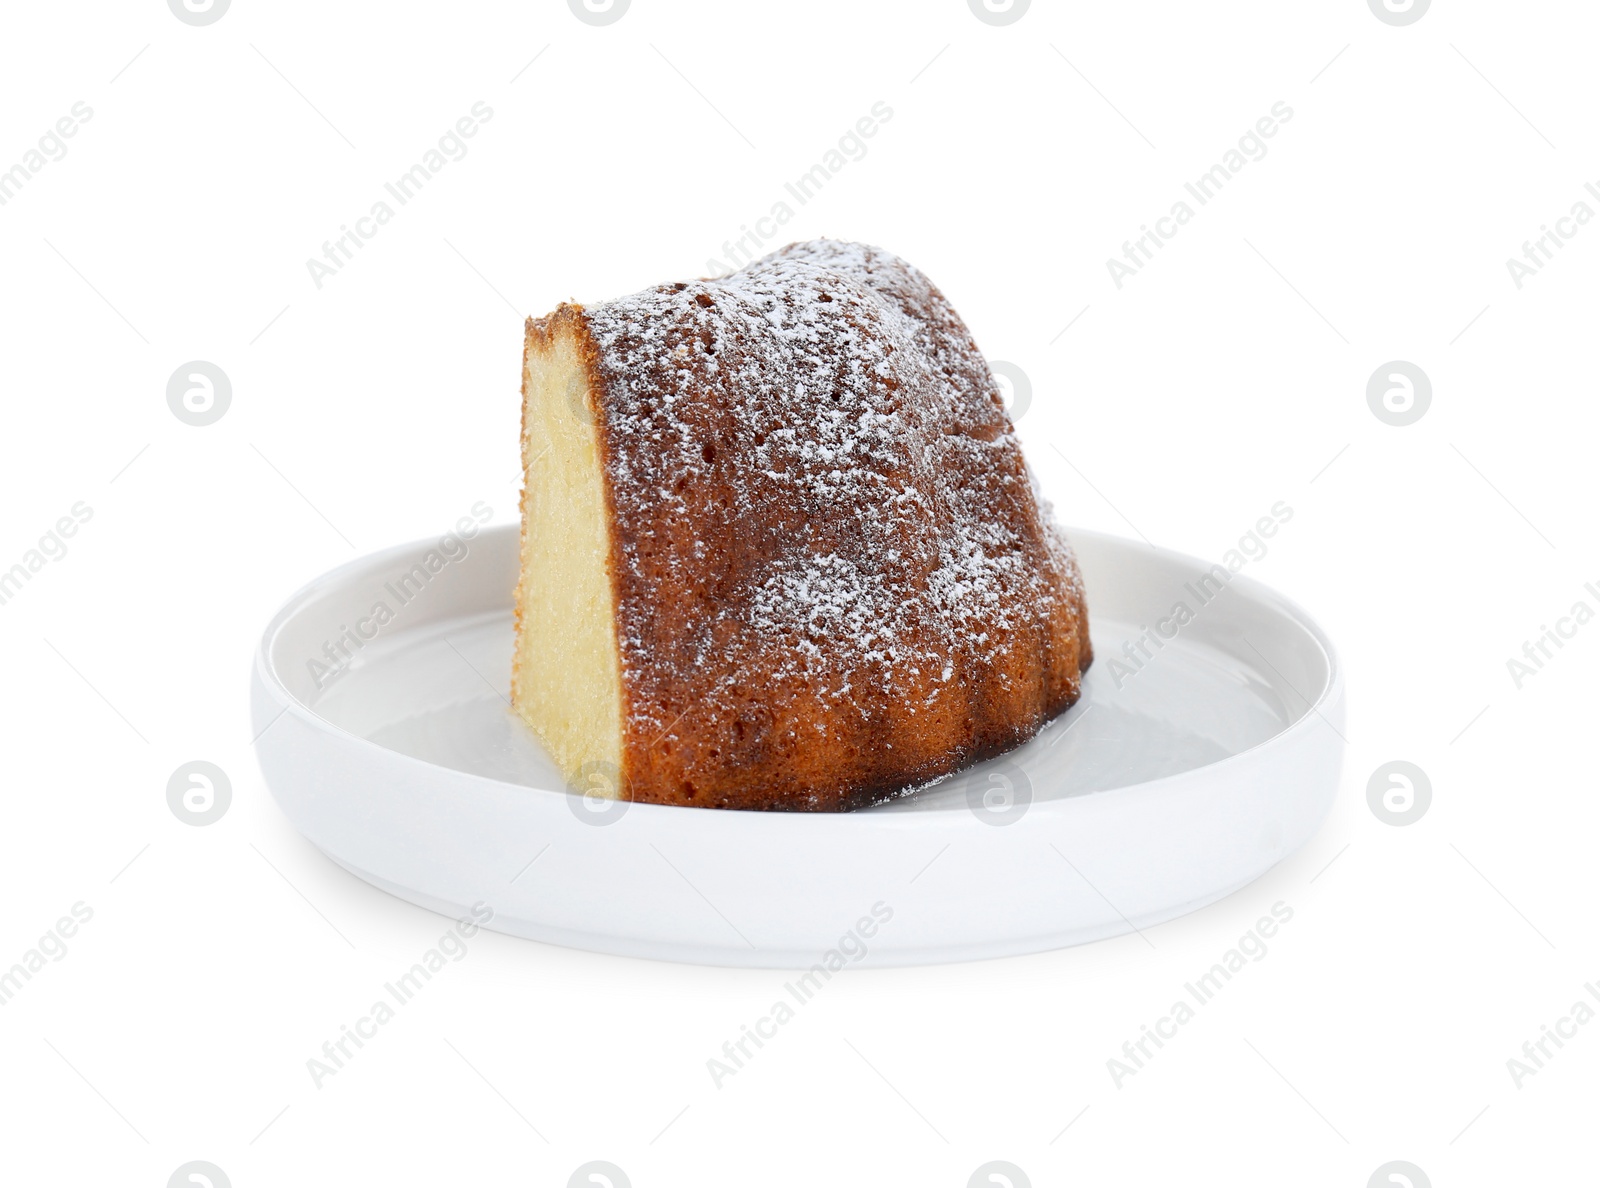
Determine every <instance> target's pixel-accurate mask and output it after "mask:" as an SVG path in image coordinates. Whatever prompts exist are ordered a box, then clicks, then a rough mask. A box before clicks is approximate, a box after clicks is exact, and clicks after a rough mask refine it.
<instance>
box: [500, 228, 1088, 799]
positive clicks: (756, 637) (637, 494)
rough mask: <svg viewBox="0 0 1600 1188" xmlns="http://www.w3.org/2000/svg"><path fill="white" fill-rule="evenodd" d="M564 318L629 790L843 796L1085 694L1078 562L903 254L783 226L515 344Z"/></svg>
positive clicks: (994, 392)
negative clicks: (594, 464) (800, 241)
mask: <svg viewBox="0 0 1600 1188" xmlns="http://www.w3.org/2000/svg"><path fill="white" fill-rule="evenodd" d="M559 329H571V330H573V331H575V332H576V333H577V335H578V338H579V340H580V342H581V344H582V345H581V351H582V357H583V361H584V366H585V368H586V369H587V371H588V373H589V378H590V390H591V393H592V394H593V395H594V397H595V399H596V400H597V402H598V405H599V407H597V408H596V409H594V413H595V415H596V416H597V427H598V429H599V442H600V447H601V454H602V465H603V468H604V472H605V476H606V497H607V500H608V504H609V509H610V513H611V515H610V520H611V524H612V553H611V568H612V579H613V588H614V591H615V605H616V622H617V632H618V645H619V651H620V655H621V658H622V694H623V730H622V740H623V765H622V766H623V772H622V788H623V792H624V795H626V796H627V797H628V798H629V799H632V800H639V801H648V802H651V803H658V804H681V805H700V806H710V807H720V808H741V809H811V810H842V809H850V808H856V807H860V806H862V805H865V804H869V803H873V802H875V801H878V800H882V799H884V798H885V797H887V796H890V795H893V794H894V793H896V792H899V791H901V790H903V789H905V788H907V787H911V786H915V785H917V784H921V783H925V782H927V781H929V780H932V779H935V778H937V777H940V776H943V775H947V774H949V773H951V772H953V771H956V770H958V769H959V768H961V767H964V766H966V765H968V764H971V763H974V762H977V761H979V760H982V759H985V758H989V757H991V756H994V755H997V754H1000V753H1002V752H1004V751H1007V750H1010V749H1012V748H1014V747H1016V746H1018V745H1020V744H1021V743H1023V742H1025V741H1027V739H1029V738H1031V737H1032V736H1033V735H1034V734H1035V733H1037V731H1038V730H1039V729H1040V728H1041V727H1042V726H1043V725H1044V724H1045V723H1046V722H1048V721H1049V720H1050V719H1051V718H1052V717H1054V716H1055V715H1057V714H1059V713H1061V712H1062V711H1063V710H1065V709H1066V708H1068V707H1069V706H1070V705H1072V704H1073V703H1074V702H1075V701H1076V700H1077V698H1078V696H1079V692H1080V688H1081V679H1082V672H1083V670H1084V669H1085V668H1087V666H1088V664H1089V662H1090V660H1091V654H1090V649H1089V643H1088V620H1087V612H1086V608H1085V605H1084V596H1083V586H1082V581H1081V579H1080V577H1079V575H1078V573H1077V567H1076V562H1075V560H1074V559H1073V558H1072V555H1071V552H1070V549H1068V548H1067V546H1066V545H1065V542H1064V541H1061V540H1060V539H1059V537H1053V536H1052V534H1053V533H1054V532H1055V529H1054V527H1053V526H1052V525H1051V524H1050V523H1049V521H1048V518H1047V515H1046V514H1045V513H1044V512H1043V510H1042V509H1041V507H1040V505H1039V503H1038V500H1037V498H1036V496H1035V494H1034V492H1033V489H1032V484H1031V479H1030V476H1029V474H1028V471H1027V468H1026V464H1025V463H1024V461H1023V458H1022V453H1021V450H1020V447H1019V446H1018V445H1017V442H1016V439H1015V437H1014V434H1013V430H1012V426H1011V423H1010V420H1009V418H1008V417H1007V416H1006V413H1005V411H1004V407H1003V404H1002V402H1001V400H1000V396H999V392H998V389H997V387H996V385H995V383H994V380H993V377H992V375H991V374H990V372H989V368H988V365H987V363H986V362H985V361H984V360H983V357H982V355H981V354H980V353H979V352H978V349H977V346H976V344H975V343H973V342H972V339H971V336H970V334H969V333H968V332H967V330H966V327H965V326H964V325H963V324H962V323H961V321H960V319H959V318H958V317H957V316H956V315H955V312H954V311H953V310H952V309H951V308H950V306H949V305H948V303H947V302H946V301H945V300H944V298H943V296H942V295H941V294H939V292H938V290H937V289H935V288H934V287H933V286H932V285H931V284H930V283H929V282H927V280H926V278H924V277H922V276H921V274H920V273H917V272H916V271H915V270H914V269H911V268H910V267H909V266H908V265H906V264H904V263H903V262H902V261H899V260H898V259H896V258H895V257H893V256H890V255H889V254H888V253H883V252H880V251H878V250H877V249H866V248H860V247H858V246H857V245H849V244H845V245H838V244H831V243H827V242H820V243H813V244H805V245H793V246H792V247H791V248H788V249H785V250H784V251H783V252H780V253H777V254H776V255H775V256H774V257H770V258H769V259H768V260H767V261H762V262H760V263H758V264H756V265H752V266H751V268H750V269H746V270H745V272H744V273H740V274H735V276H734V277H731V278H728V280H727V281H722V282H696V283H693V284H677V285H664V286H660V287H658V288H656V289H653V290H649V291H647V292H646V293H642V294H638V295H637V296H636V297H634V298H627V299H622V300H620V301H617V302H608V303H605V304H603V305H600V306H596V307H593V308H591V309H588V310H585V309H582V308H581V307H577V306H571V305H563V306H561V307H560V308H559V309H557V310H556V311H555V312H554V313H553V314H551V315H550V316H549V317H547V318H544V319H540V320H539V321H537V322H535V321H530V322H529V339H530V343H532V342H533V341H534V339H535V338H539V339H540V341H543V337H542V336H548V335H550V334H553V333H556V332H557V331H558V330H559Z"/></svg>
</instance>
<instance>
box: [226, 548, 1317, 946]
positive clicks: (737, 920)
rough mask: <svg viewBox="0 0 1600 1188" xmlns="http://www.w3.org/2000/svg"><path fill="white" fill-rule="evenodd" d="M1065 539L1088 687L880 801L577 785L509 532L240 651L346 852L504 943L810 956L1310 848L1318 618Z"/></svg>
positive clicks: (1247, 876)
mask: <svg viewBox="0 0 1600 1188" xmlns="http://www.w3.org/2000/svg"><path fill="white" fill-rule="evenodd" d="M1067 535H1068V536H1069V537H1070V539H1071V540H1072V542H1073V546H1074V548H1075V549H1076V550H1077V554H1078V559H1079V563H1080V564H1081V566H1082V568H1083V574H1084V581H1085V584H1086V586H1087V589H1088V592H1089V619H1090V632H1091V638H1092V640H1093V643H1094V649H1095V662H1094V665H1093V667H1091V669H1090V670H1089V673H1088V674H1087V676H1086V678H1085V681H1084V695H1083V698H1082V700H1080V701H1079V703H1078V704H1077V705H1076V706H1074V707H1073V708H1072V709H1071V710H1070V711H1068V712H1067V713H1066V714H1064V715H1062V716H1061V717H1060V718H1058V719H1056V720H1055V721H1054V722H1052V723H1051V724H1050V725H1049V726H1048V727H1046V729H1045V730H1044V731H1043V732H1042V733H1041V734H1040V735H1039V736H1038V737H1037V738H1035V739H1034V740H1033V741H1031V742H1030V743H1028V744H1027V745H1026V746H1024V747H1021V748H1020V749H1018V750H1016V751H1013V752H1011V753H1010V754H1008V755H1005V756H1002V757H1000V758H998V759H994V760H991V761H989V762H987V763H983V764H979V765H978V766H976V767H973V768H970V769H968V770H967V771H965V772H962V773H960V774H958V775H956V776H954V777H952V778H950V779H947V780H945V781H943V782H941V783H937V784H934V785H932V786H929V787H926V788H923V789H920V790H918V791H916V792H913V793H910V794H908V795H906V796H904V797H901V798H899V799H896V800H894V801H892V802H889V803H887V804H883V805H879V806H877V807H874V808H870V809H864V810H861V811H857V812H853V813H757V812H734V811H726V810H713V809H692V808H679V807H671V806H664V805H650V804H624V803H621V802H616V801H599V800H593V799H589V798H586V797H583V796H577V795H573V794H571V793H569V792H568V791H566V790H565V786H564V784H563V782H562V780H561V777H560V775H559V774H558V773H557V771H556V769H555V768H554V766H553V765H552V764H551V762H550V760H549V759H548V758H547V757H546V756H545V754H544V752H543V751H542V749H541V748H540V746H539V744H538V742H537V740H536V739H535V738H534V737H533V736H532V734H531V733H530V732H529V731H528V730H527V729H526V727H525V726H523V724H522V723H521V721H520V720H519V719H518V718H517V717H516V716H515V715H514V714H513V713H512V712H511V710H510V707H509V705H508V703H507V691H508V689H509V686H510V664H511V651H512V648H511V605H512V604H511V596H512V587H513V586H514V584H515V582H516V572H517V537H518V533H517V528H516V526H515V525H506V526H501V527H495V528H490V529H486V530H484V531H482V532H481V533H478V534H477V535H476V536H474V537H473V538H472V539H471V540H470V541H461V540H459V539H458V538H455V537H450V538H447V539H445V540H444V541H442V542H441V541H421V542H418V543H416V544H409V545H402V546H400V547H398V548H393V549H389V550H387V551H385V552H381V553H375V554H372V555H370V556H367V557H364V558H361V559H359V560H357V561H353V562H351V563H350V564H348V565H344V566H341V567H340V568H338V569H336V570H333V571H332V572H331V573H328V574H325V575H324V576H323V577H321V578H318V579H317V580H316V581H314V582H312V583H311V584H310V585H308V586H306V587H305V588H304V589H303V590H301V591H300V592H299V593H297V594H296V595H295V596H294V597H293V598H291V599H290V600H289V602H288V603H287V604H286V605H285V606H284V607H283V609H282V610H280V611H279V612H278V614H277V615H276V616H275V617H274V618H273V620H272V622H271V623H270V624H269V625H268V627H267V630H266V633H265V635H264V636H263V638H262V642H261V647H260V649H259V651H258V653H257V655H256V662H255V668H254V674H253V688H252V713H253V716H254V731H255V733H256V734H257V736H258V737H257V741H256V750H257V752H258V755H259V757H260V761H261V767H262V771H263V772H264V773H265V776H266V781H267V785H268V787H269V788H270V789H271V791H272V793H273V796H274V797H275V798H276V799H277V801H278V803H279V805H280V806H281V807H282V808H283V811H284V812H285V813H286V814H287V815H288V817H289V820H290V821H291V822H292V823H293V824H294V826H295V828H296V829H297V830H299V831H300V832H301V833H302V834H303V835H304V836H305V837H306V838H307V839H309V840H310V841H311V842H312V843H313V844H314V845H316V846H317V847H318V848H320V849H321V850H322V851H323V852H324V853H326V854H327V855H328V856H329V857H330V858H332V859H333V860H334V861H335V862H337V863H339V864H340V865H341V866H344V867H345V868H347V869H348V870H350V871H352V872H353V873H355V874H357V875H359V876H360V877H361V878H363V879H365V880H367V881H368V882H370V883H372V884H374V885H375V886H378V887H381V888H383V889H384V890H385V891H388V892H390V893H392V894H394V895H397V896H399V897H401V898H402V899H406V900H409V901H410V902H412V903H416V904H419V905H421V906H423V907H426V908H429V909H431V910H433V911H437V912H440V913H443V914H445V915H449V916H453V917H465V916H467V915H469V914H471V913H472V912H473V910H474V905H479V904H481V905H484V906H483V907H481V908H479V909H478V913H479V915H481V914H482V912H483V911H484V910H485V908H486V909H487V910H490V911H492V912H493V916H492V918H491V919H490V921H489V923H488V925H487V926H488V927H490V928H494V929H496V930H498V931H501V932H507V933H511V934H514V935H517V936H524V937H531V938H533V939H536V940H541V941H548V942H551V943H554V944H561V945H570V946H573V947H577V948H582V949H592V950H595V951H597V952H604V953H617V954H624V955H628V956H634V957H651V958H658V959H663V960H674V961H693V962H702V963H708V964H720V965H743V966H766V967H773V968H785V969H788V968H804V967H808V966H811V965H822V966H823V968H824V970H829V969H830V967H831V966H835V965H840V964H843V965H910V964H918V963H928V962H942V961H962V960H972V959H976V958H983V957H999V956H1005V955H1009V954H1017V953H1031V952H1038V951H1041V950H1046V949H1053V948H1058V947H1061V946H1064V945H1072V944H1080V943H1083V942H1085V941H1092V940H1098V939H1100V938H1103V937H1109V936H1116V935H1119V934H1121V933H1125V932H1129V931H1134V930H1138V929H1142V928H1145V927H1148V926H1150V925H1152V924H1156V923H1159V922H1161V921H1163V920H1169V919H1171V918H1173V917H1174V916H1179V915H1182V914H1183V913H1185V912H1189V911H1193V910H1195V909H1196V908H1199V907H1202V906H1204V905H1206V904H1208V903H1211V902H1213V901H1215V900H1217V899H1220V898H1221V897H1223V896H1225V895H1227V894H1228V893H1229V892H1231V891H1233V890H1235V889H1237V888H1239V887H1241V886H1243V885H1245V884H1246V883H1249V882H1250V881H1252V880H1253V879H1256V878H1258V877H1259V876H1260V875H1261V874H1263V873H1264V872H1265V871H1266V870H1268V869H1269V868H1270V867H1272V866H1273V865H1274V864H1276V863H1277V862H1279V861H1281V860H1282V859H1283V858H1285V857H1286V856H1287V855H1289V854H1290V853H1292V852H1294V851H1295V850H1296V849H1298V848H1299V847H1300V846H1301V845H1302V844H1304V843H1305V841H1306V840H1307V839H1308V838H1310V836H1311V835H1312V834H1313V833H1314V832H1315V830H1316V828H1317V826H1318V825H1319V824H1320V823H1321V821H1322V819H1323V817H1324V816H1325V815H1326V814H1327V811H1328V809H1329V807H1330V805H1331V804H1332V801H1333V797H1334V794H1335V792H1336V790H1337V787H1338V782H1339V766H1340V760H1341V757H1342V751H1343V746H1344V739H1343V737H1342V734H1341V731H1342V729H1343V725H1344V722H1343V717H1344V681H1343V676H1342V673H1341V671H1340V669H1339V665H1338V662H1337V660H1336V658H1335V655H1334V651H1333V648H1332V646H1331V645H1330V643H1329V641H1328V639H1327V637H1326V636H1325V635H1324V634H1323V632H1322V631H1321V629H1320V628H1318V627H1317V625H1316V624H1315V623H1314V622H1312V620H1311V619H1310V618H1309V617H1308V616H1307V615H1306V614H1305V613H1304V612H1303V611H1302V610H1300V609H1299V608H1298V607H1297V606H1295V605H1294V604H1293V603H1292V602H1290V601H1289V600H1288V599H1285V598H1283V597H1282V596H1280V595H1278V594H1276V593H1275V592H1273V591H1272V590H1270V589H1268V588H1267V587H1265V586H1263V585H1261V584H1260V583H1259V582H1256V581H1253V580H1252V579H1250V578H1248V577H1244V576H1235V575H1230V574H1228V572H1227V571H1226V570H1225V569H1222V568H1221V567H1212V566H1208V565H1207V563H1205V562H1202V561H1198V560H1195V559H1193V558H1189V557H1184V556H1182V555H1180V554H1177V553H1172V552H1167V551H1165V550H1161V549H1155V548H1151V547H1149V546H1147V545H1144V544H1140V543H1137V542H1131V541H1127V540H1122V539H1119V538H1116V537H1111V536H1104V535H1101V534H1099V533H1094V532H1087V531H1081V530H1077V531H1073V530H1069V531H1068V534H1067ZM1180 606H1181V607H1183V608H1184V610H1183V612H1181V613H1180V612H1179V611H1178V608H1179V607H1180ZM346 657H348V658H346Z"/></svg>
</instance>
